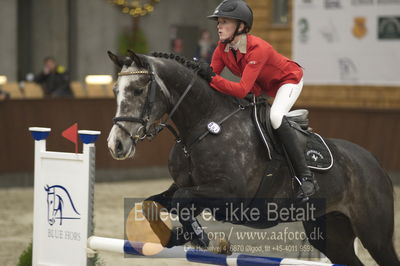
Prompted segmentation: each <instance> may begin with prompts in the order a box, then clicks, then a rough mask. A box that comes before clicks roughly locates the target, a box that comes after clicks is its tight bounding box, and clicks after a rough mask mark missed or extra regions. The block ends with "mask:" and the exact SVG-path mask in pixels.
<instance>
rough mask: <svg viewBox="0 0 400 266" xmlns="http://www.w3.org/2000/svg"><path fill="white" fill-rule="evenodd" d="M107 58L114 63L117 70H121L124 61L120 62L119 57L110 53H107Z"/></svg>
mask: <svg viewBox="0 0 400 266" xmlns="http://www.w3.org/2000/svg"><path fill="white" fill-rule="evenodd" d="M107 54H108V56H109V57H110V59H111V61H113V62H114V64H116V65H117V66H118V67H119V68H122V67H123V65H124V60H121V57H119V56H117V55H115V54H113V53H112V52H110V51H107Z"/></svg>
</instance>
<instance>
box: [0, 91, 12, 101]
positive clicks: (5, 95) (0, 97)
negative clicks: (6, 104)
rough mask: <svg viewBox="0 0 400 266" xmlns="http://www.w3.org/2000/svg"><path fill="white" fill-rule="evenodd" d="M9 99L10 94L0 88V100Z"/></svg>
mask: <svg viewBox="0 0 400 266" xmlns="http://www.w3.org/2000/svg"><path fill="white" fill-rule="evenodd" d="M8 99H10V94H9V93H8V92H6V91H4V90H2V89H1V88H0V101H3V100H8Z"/></svg>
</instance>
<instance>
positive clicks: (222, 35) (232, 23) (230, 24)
mask: <svg viewBox="0 0 400 266" xmlns="http://www.w3.org/2000/svg"><path fill="white" fill-rule="evenodd" d="M236 25H237V20H235V19H230V18H218V24H217V29H218V36H219V40H220V41H225V40H228V39H229V38H231V37H232V35H233V34H234V33H235V30H236Z"/></svg>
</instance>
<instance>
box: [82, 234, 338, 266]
mask: <svg viewBox="0 0 400 266" xmlns="http://www.w3.org/2000/svg"><path fill="white" fill-rule="evenodd" d="M88 248H90V249H93V250H96V251H97V250H102V251H112V252H116V253H121V254H130V255H137V256H146V257H149V258H186V260H188V261H191V262H197V263H206V264H212V265H276V266H279V265H297V266H299V265H304V266H310V265H311V266H312V265H314V266H316V265H321V266H323V265H324V266H328V265H335V266H339V264H328V263H322V262H315V261H303V260H296V259H288V258H274V257H262V256H252V255H246V254H232V255H230V256H227V255H222V254H215V253H212V252H209V251H204V250H197V249H187V250H185V248H184V247H182V246H179V247H173V248H169V249H167V248H163V247H162V246H161V244H153V243H140V242H133V243H132V242H130V241H128V240H123V239H114V238H105V237H98V236H91V237H89V239H88ZM143 254H155V255H143Z"/></svg>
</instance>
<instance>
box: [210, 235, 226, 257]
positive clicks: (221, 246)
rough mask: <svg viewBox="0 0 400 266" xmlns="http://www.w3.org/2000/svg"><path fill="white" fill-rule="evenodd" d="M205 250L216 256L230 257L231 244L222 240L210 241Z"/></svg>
mask: <svg viewBox="0 0 400 266" xmlns="http://www.w3.org/2000/svg"><path fill="white" fill-rule="evenodd" d="M207 250H208V251H210V252H212V253H216V254H224V255H232V251H231V243H230V242H229V241H228V240H226V239H222V238H220V239H215V240H213V241H211V242H210V244H209V245H208V248H207Z"/></svg>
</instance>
